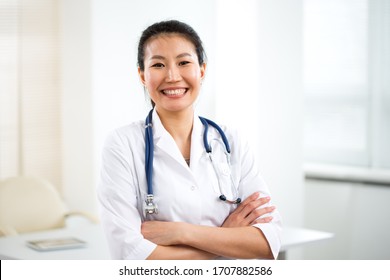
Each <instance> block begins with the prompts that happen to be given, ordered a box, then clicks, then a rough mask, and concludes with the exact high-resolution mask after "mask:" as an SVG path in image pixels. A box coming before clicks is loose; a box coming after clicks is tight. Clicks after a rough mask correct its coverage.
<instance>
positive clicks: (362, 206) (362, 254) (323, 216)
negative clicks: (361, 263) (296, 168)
mask: <svg viewBox="0 0 390 280" xmlns="http://www.w3.org/2000/svg"><path fill="white" fill-rule="evenodd" d="M305 194H306V200H305V201H306V202H305V215H304V219H305V223H304V224H305V226H306V227H310V228H314V229H318V230H324V231H329V232H333V233H334V234H335V236H334V238H332V239H331V240H329V241H326V242H323V243H318V244H313V245H311V246H307V247H305V249H304V251H303V257H304V258H305V259H322V260H324V259H325V260H327V259H330V260H332V259H340V260H344V259H352V260H359V259H363V260H369V259H373V260H378V259H387V260H388V259H390V239H389V236H390V222H389V221H390V205H389V203H388V201H389V198H390V188H389V187H388V186H380V185H369V184H358V183H343V182H332V181H320V180H306V184H305Z"/></svg>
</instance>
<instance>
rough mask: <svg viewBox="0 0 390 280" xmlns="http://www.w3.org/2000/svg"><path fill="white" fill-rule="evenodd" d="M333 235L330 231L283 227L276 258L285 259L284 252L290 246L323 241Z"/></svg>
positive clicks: (294, 246)
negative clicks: (280, 243) (280, 245)
mask: <svg viewBox="0 0 390 280" xmlns="http://www.w3.org/2000/svg"><path fill="white" fill-rule="evenodd" d="M333 236H334V234H333V233H330V232H324V231H318V230H312V229H306V228H298V227H284V228H283V231H282V247H281V248H280V252H279V256H278V259H280V260H284V259H286V253H287V251H288V250H289V249H291V248H296V247H301V246H303V245H307V244H310V243H314V242H319V241H324V240H327V239H330V238H333Z"/></svg>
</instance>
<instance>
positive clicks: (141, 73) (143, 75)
mask: <svg viewBox="0 0 390 280" xmlns="http://www.w3.org/2000/svg"><path fill="white" fill-rule="evenodd" d="M138 76H139V79H140V80H141V83H142V84H143V85H144V86H145V73H144V71H142V70H141V68H139V67H138Z"/></svg>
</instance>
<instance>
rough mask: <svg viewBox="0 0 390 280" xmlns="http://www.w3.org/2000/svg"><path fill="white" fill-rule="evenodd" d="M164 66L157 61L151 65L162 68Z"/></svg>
mask: <svg viewBox="0 0 390 280" xmlns="http://www.w3.org/2000/svg"><path fill="white" fill-rule="evenodd" d="M163 67H164V64H162V63H160V62H158V63H155V64H153V65H152V68H163Z"/></svg>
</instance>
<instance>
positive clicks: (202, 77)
mask: <svg viewBox="0 0 390 280" xmlns="http://www.w3.org/2000/svg"><path fill="white" fill-rule="evenodd" d="M206 66H207V64H206V63H203V64H202V65H201V66H200V77H201V79H202V80H203V79H204V77H205V75H206Z"/></svg>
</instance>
